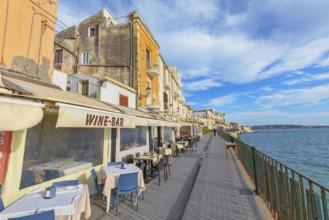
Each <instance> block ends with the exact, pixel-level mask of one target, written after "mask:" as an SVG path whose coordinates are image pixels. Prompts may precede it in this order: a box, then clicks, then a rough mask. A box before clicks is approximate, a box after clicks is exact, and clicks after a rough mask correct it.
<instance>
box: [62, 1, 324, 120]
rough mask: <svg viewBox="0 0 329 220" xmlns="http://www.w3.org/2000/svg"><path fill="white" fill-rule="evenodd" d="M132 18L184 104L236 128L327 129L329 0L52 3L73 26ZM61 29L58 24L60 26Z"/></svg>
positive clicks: (66, 23) (67, 23) (68, 24)
mask: <svg viewBox="0 0 329 220" xmlns="http://www.w3.org/2000/svg"><path fill="white" fill-rule="evenodd" d="M105 5H106V6H107V7H108V8H109V9H110V10H111V11H112V12H113V13H114V14H115V16H116V17H119V18H122V19H124V17H125V16H126V15H127V14H128V13H129V12H132V11H138V13H139V14H140V16H141V18H142V20H143V21H144V23H146V25H147V26H148V27H149V29H150V30H151V32H152V34H153V36H154V37H155V39H156V40H157V42H158V43H159V45H160V53H161V55H162V57H163V58H164V60H165V62H166V63H167V65H168V66H177V68H178V70H179V72H180V73H181V79H182V85H183V95H184V97H185V102H186V104H187V105H190V106H191V107H192V108H193V109H194V110H200V109H215V110H216V111H218V112H222V113H225V116H226V120H227V122H228V123H229V122H237V123H240V124H242V125H249V126H251V125H268V124H294V125H329V13H328V8H329V1H328V0H312V1H311V0H305V1H299V0H280V1H279V0H266V1H263V0H88V1H86V0H83V1H81V0H59V2H58V11H57V16H58V20H59V21H61V22H62V23H64V24H65V25H67V26H71V25H75V24H78V23H79V22H81V21H82V20H84V19H85V18H88V17H89V16H91V15H93V14H95V13H97V12H98V11H100V10H101V9H102V8H103V7H104V6H105ZM62 26H64V25H62Z"/></svg>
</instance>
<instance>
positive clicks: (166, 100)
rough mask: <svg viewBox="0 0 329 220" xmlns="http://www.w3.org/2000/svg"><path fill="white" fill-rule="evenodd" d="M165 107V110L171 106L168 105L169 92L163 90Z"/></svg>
mask: <svg viewBox="0 0 329 220" xmlns="http://www.w3.org/2000/svg"><path fill="white" fill-rule="evenodd" d="M163 107H164V109H165V110H167V109H168V108H169V105H168V94H167V93H166V92H163Z"/></svg>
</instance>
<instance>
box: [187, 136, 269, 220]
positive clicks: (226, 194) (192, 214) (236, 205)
mask: <svg viewBox="0 0 329 220" xmlns="http://www.w3.org/2000/svg"><path fill="white" fill-rule="evenodd" d="M183 219H232V220H233V219H234V220H235V219H263V217H262V215H261V213H260V212H259V210H258V208H257V206H256V203H255V201H254V199H253V195H252V192H251V191H250V190H249V189H248V187H247V185H246V183H245V182H244V180H243V178H242V176H241V174H240V172H239V170H238V169H237V166H236V161H235V159H234V158H232V157H229V159H226V154H225V142H224V141H223V140H222V139H220V138H219V137H212V138H211V140H210V142H209V145H208V148H207V150H206V153H205V157H204V161H203V164H202V166H201V167H200V170H199V174H198V176H197V178H196V180H195V183H194V187H193V190H192V192H191V196H190V199H189V201H188V204H187V207H186V209H185V213H184V216H183Z"/></svg>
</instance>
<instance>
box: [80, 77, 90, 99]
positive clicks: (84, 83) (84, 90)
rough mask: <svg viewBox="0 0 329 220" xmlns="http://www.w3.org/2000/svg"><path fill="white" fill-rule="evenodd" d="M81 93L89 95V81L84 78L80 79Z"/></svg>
mask: <svg viewBox="0 0 329 220" xmlns="http://www.w3.org/2000/svg"><path fill="white" fill-rule="evenodd" d="M80 83H81V95H85V96H88V95H89V81H88V80H84V81H81V82H80Z"/></svg>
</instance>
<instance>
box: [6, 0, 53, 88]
mask: <svg viewBox="0 0 329 220" xmlns="http://www.w3.org/2000/svg"><path fill="white" fill-rule="evenodd" d="M0 8H1V13H0V33H1V34H0V65H1V67H2V68H7V69H11V70H13V71H17V72H19V73H23V74H25V75H28V76H30V77H35V78H40V79H43V80H46V81H48V82H50V80H51V78H52V69H53V46H52V45H53V43H52V42H54V30H55V26H56V12H57V0H52V1H48V0H28V1H22V0H11V1H7V0H1V1H0Z"/></svg>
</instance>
